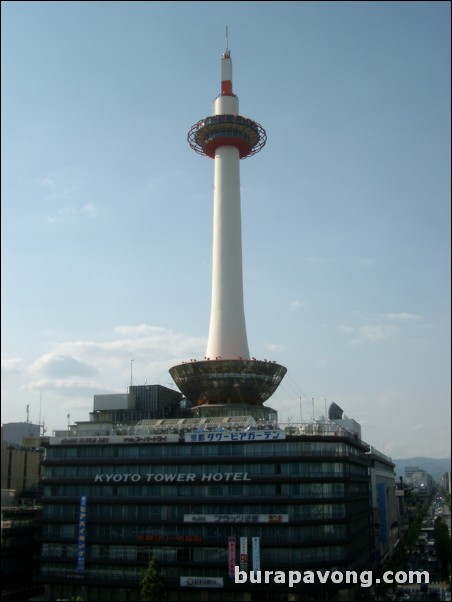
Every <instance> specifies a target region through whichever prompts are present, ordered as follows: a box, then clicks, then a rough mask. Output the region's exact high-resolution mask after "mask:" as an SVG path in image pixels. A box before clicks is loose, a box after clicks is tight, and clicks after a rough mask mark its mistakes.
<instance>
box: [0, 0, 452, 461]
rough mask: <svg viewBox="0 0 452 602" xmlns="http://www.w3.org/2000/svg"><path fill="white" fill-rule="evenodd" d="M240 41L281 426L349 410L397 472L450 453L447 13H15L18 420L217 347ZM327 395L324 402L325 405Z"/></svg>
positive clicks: (245, 199)
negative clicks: (223, 69)
mask: <svg viewBox="0 0 452 602" xmlns="http://www.w3.org/2000/svg"><path fill="white" fill-rule="evenodd" d="M226 25H227V26H228V28H229V47H230V49H231V52H232V60H233V73H234V90H235V92H236V93H237V94H238V96H239V99H240V110H241V113H242V115H245V116H247V117H250V118H252V119H255V120H256V121H258V122H259V123H261V124H262V126H263V127H264V128H265V129H266V131H267V135H268V141H267V144H266V146H265V148H264V149H263V150H262V151H261V152H260V153H259V154H258V155H256V156H255V157H251V158H249V159H247V160H245V161H242V162H241V188H242V234H243V264H244V290H245V312H246V321H247V331H248V342H249V347H250V353H251V354H252V355H253V356H255V357H257V358H258V359H264V358H265V359H271V360H275V361H278V363H281V364H283V365H284V366H286V367H287V368H288V373H287V375H286V378H285V379H284V381H283V383H282V384H281V386H280V388H279V389H278V391H277V392H276V393H275V395H274V396H273V397H272V398H271V400H270V401H269V402H267V405H269V406H270V407H274V408H275V409H277V410H278V411H279V413H280V418H281V419H283V420H288V419H291V420H292V421H294V422H295V421H297V420H298V419H299V417H300V400H301V407H302V415H303V416H302V417H303V419H308V418H312V415H313V405H314V415H315V417H316V418H319V417H320V416H321V415H323V414H324V411H325V405H329V403H331V402H332V401H335V402H336V403H338V404H339V405H340V406H341V407H342V408H343V409H344V411H345V414H346V415H347V416H348V417H351V418H354V419H355V420H357V421H358V422H360V423H361V425H362V434H363V439H364V440H365V441H367V442H368V443H370V444H371V445H374V446H375V447H377V448H378V449H379V450H380V451H383V452H385V453H387V454H389V455H390V456H392V457H394V458H404V457H410V456H419V455H424V456H428V457H446V456H449V455H450V284H451V283H450V198H451V194H450V161H451V158H450V111H451V107H450V3H449V2H222V3H218V2H215V3H210V2H5V3H2V136H1V138H2V179H1V180H2V373H3V378H2V421H3V422H12V421H24V420H26V407H27V405H29V406H30V420H32V421H34V422H37V421H38V419H39V415H40V412H41V420H42V419H44V420H45V424H46V426H47V434H51V431H52V429H57V428H64V427H65V425H66V423H67V419H66V416H67V414H70V417H71V422H74V421H76V420H86V419H87V418H88V412H89V411H90V410H91V409H92V401H93V395H94V394H99V393H109V392H124V391H126V389H127V386H128V385H129V384H130V368H131V360H132V359H133V360H134V362H133V374H132V377H133V382H134V384H142V383H144V382H145V381H147V382H149V383H157V382H158V383H160V384H163V385H165V386H174V385H171V384H170V383H171V382H172V381H171V378H170V376H169V374H168V369H169V368H170V367H171V366H173V365H175V364H177V363H180V362H181V361H185V360H187V359H189V358H193V357H198V358H202V357H203V356H204V354H205V349H206V341H207V334H208V325H209V316H210V284H211V274H210V269H211V244H212V209H213V188H212V186H213V162H212V161H211V160H209V159H207V158H204V157H200V156H199V155H197V154H196V153H194V152H193V151H192V150H191V149H190V148H189V146H188V144H187V141H186V135H187V132H188V130H189V128H190V127H191V125H193V124H194V123H195V122H196V121H198V120H199V119H201V118H202V117H206V116H207V115H209V114H211V112H212V102H213V100H214V98H215V97H216V96H217V94H218V93H219V91H220V88H219V86H220V81H219V80H220V59H221V54H222V52H223V51H224V49H225V27H226ZM312 400H314V403H313V402H312Z"/></svg>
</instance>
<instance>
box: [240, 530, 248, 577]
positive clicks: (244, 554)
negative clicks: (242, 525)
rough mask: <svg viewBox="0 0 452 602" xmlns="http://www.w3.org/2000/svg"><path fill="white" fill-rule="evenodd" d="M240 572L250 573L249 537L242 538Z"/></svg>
mask: <svg viewBox="0 0 452 602" xmlns="http://www.w3.org/2000/svg"><path fill="white" fill-rule="evenodd" d="M240 570H241V571H248V537H241V538H240Z"/></svg>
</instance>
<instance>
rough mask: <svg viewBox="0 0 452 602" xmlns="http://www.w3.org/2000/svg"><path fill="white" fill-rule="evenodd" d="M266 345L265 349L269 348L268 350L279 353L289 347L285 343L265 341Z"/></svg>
mask: <svg viewBox="0 0 452 602" xmlns="http://www.w3.org/2000/svg"><path fill="white" fill-rule="evenodd" d="M264 347H265V349H268V351H271V352H275V353H278V352H280V351H285V350H286V349H287V347H286V346H285V345H278V344H277V343H265V344H264Z"/></svg>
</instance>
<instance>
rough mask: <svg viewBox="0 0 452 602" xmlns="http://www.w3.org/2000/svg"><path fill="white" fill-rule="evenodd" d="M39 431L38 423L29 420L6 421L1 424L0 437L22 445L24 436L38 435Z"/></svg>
mask: <svg viewBox="0 0 452 602" xmlns="http://www.w3.org/2000/svg"><path fill="white" fill-rule="evenodd" d="M40 433H41V427H40V426H39V424H32V423H31V422H7V423H6V424H4V425H3V426H2V439H3V441H6V442H7V443H16V444H17V445H22V442H23V439H24V437H38V438H39V435H40Z"/></svg>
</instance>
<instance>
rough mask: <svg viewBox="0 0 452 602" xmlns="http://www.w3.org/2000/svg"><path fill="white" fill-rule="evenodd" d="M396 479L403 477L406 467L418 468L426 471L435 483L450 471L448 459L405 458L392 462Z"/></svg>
mask: <svg viewBox="0 0 452 602" xmlns="http://www.w3.org/2000/svg"><path fill="white" fill-rule="evenodd" d="M393 462H394V464H395V472H396V475H397V477H405V467H406V466H419V468H422V469H423V470H425V471H427V472H428V473H429V474H431V475H432V477H433V478H434V479H435V481H439V480H440V479H441V477H442V476H443V474H444V473H445V472H448V471H449V470H450V458H423V457H422V456H419V457H417V458H405V459H401V460H393Z"/></svg>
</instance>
